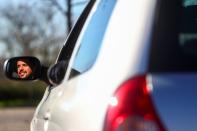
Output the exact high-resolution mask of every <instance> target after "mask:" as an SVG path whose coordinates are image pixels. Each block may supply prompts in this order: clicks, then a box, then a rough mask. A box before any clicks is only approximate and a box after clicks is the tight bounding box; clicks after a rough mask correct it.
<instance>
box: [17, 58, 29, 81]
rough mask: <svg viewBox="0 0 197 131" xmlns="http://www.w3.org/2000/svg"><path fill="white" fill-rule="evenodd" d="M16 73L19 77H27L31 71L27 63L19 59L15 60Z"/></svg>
mask: <svg viewBox="0 0 197 131" xmlns="http://www.w3.org/2000/svg"><path fill="white" fill-rule="evenodd" d="M17 73H18V76H19V77H20V78H27V77H28V76H29V75H30V74H31V73H32V69H31V68H30V66H29V65H28V64H27V63H25V62H24V61H22V60H19V61H17Z"/></svg>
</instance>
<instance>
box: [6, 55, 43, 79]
mask: <svg viewBox="0 0 197 131" xmlns="http://www.w3.org/2000/svg"><path fill="white" fill-rule="evenodd" d="M3 70H4V73H5V76H6V77H7V78H9V79H13V80H36V79H39V78H40V76H41V63H40V61H39V60H38V59H37V58H36V57H32V56H22V57H13V58H10V59H8V60H6V61H5V63H4V68H3Z"/></svg>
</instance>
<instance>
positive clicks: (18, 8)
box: [0, 0, 88, 107]
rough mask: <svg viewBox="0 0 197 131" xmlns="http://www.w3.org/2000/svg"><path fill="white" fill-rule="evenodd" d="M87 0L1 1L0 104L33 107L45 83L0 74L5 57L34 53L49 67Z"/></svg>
mask: <svg viewBox="0 0 197 131" xmlns="http://www.w3.org/2000/svg"><path fill="white" fill-rule="evenodd" d="M87 2H88V0H29V1H27V0H9V1H7V0H1V1H0V66H1V67H0V107H15V106H36V105H37V104H38V102H39V101H40V100H41V99H42V96H43V94H44V91H45V89H46V87H47V85H46V84H45V83H44V82H42V81H31V82H19V81H13V80H8V79H7V78H5V76H4V74H3V64H4V62H5V60H6V59H8V58H10V57H14V56H24V55H25V56H36V57H37V58H39V59H40V61H41V63H42V64H43V65H46V66H50V65H51V64H53V63H54V62H55V60H56V57H57V55H58V53H59V51H60V48H61V47H62V45H63V44H64V41H65V40H66V37H67V35H68V33H69V31H70V30H71V29H72V27H73V25H74V23H75V21H76V20H77V18H78V16H79V15H80V13H81V11H82V10H83V8H84V7H85V5H86V4H87Z"/></svg>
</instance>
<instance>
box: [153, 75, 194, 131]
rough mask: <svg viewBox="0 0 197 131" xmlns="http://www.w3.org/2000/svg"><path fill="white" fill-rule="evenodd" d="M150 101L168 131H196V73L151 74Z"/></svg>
mask: <svg viewBox="0 0 197 131" xmlns="http://www.w3.org/2000/svg"><path fill="white" fill-rule="evenodd" d="M151 76H152V85H153V91H152V99H153V102H154V104H155V108H156V109H157V111H158V115H159V116H160V118H161V120H162V121H163V124H164V126H166V128H167V130H170V131H194V130H196V129H197V73H173V74H170V73H161V74H152V75H151Z"/></svg>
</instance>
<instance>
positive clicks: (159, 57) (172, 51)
mask: <svg viewBox="0 0 197 131" xmlns="http://www.w3.org/2000/svg"><path fill="white" fill-rule="evenodd" d="M156 12H157V13H156V17H155V23H154V26H153V35H152V36H153V37H152V46H151V49H150V63H149V71H150V72H169V71H170V72H174V71H175V72H180V71H181V72H183V71H197V0H177V1H172V0H165V1H161V2H160V3H159V4H158V8H157V11H156Z"/></svg>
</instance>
